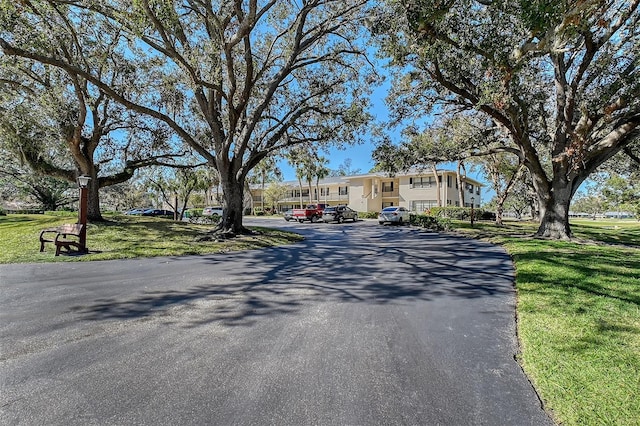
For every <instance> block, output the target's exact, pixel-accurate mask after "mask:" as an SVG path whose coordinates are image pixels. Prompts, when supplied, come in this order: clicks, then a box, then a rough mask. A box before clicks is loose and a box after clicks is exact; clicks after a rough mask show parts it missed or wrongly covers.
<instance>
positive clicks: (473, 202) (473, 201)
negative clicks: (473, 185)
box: [471, 197, 476, 228]
mask: <svg viewBox="0 0 640 426" xmlns="http://www.w3.org/2000/svg"><path fill="white" fill-rule="evenodd" d="M475 202H476V198H475V197H471V227H472V228H473V205H474V204H475Z"/></svg>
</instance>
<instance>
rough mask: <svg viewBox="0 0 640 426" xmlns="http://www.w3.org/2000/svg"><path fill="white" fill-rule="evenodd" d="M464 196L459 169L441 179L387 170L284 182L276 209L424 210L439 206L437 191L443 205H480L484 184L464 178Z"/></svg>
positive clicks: (256, 192)
mask: <svg viewBox="0 0 640 426" xmlns="http://www.w3.org/2000/svg"><path fill="white" fill-rule="evenodd" d="M462 182H463V183H462V185H463V192H462V194H463V197H462V198H463V199H462V200H461V199H460V194H459V190H458V184H457V179H456V172H454V171H450V170H438V179H437V181H436V178H435V176H434V175H433V173H431V172H426V171H424V172H415V173H402V174H397V175H395V176H393V177H389V176H388V175H387V174H385V173H368V174H363V175H356V176H344V177H332V178H326V179H322V180H320V182H318V185H317V186H316V184H315V182H314V183H312V185H311V188H309V186H308V184H306V183H303V186H302V189H301V188H300V185H299V183H298V182H297V181H289V182H284V184H285V185H286V186H287V187H288V192H287V194H286V196H285V197H284V198H282V199H281V200H280V201H279V202H278V206H277V209H278V210H279V211H284V210H287V209H290V208H296V207H299V206H300V205H301V204H302V205H305V204H311V203H316V202H319V203H325V204H329V205H336V204H347V205H348V206H349V207H351V208H352V209H354V210H357V211H360V212H376V211H380V210H381V209H383V208H384V207H388V206H402V207H405V208H407V209H409V210H411V211H414V212H418V213H420V212H424V211H426V210H428V209H430V208H431V207H436V206H437V205H438V196H437V194H438V192H440V200H441V203H442V206H463V207H470V206H471V204H472V203H473V205H474V207H480V205H481V204H482V186H483V185H482V184H481V183H480V182H478V181H476V180H473V179H470V178H468V177H464V178H463V179H462ZM251 195H252V199H253V204H254V206H259V205H260V204H261V201H262V190H261V189H260V188H252V189H251Z"/></svg>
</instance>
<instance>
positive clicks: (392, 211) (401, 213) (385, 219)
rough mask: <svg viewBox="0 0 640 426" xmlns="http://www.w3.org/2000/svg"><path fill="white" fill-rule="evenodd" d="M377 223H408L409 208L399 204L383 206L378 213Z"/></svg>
mask: <svg viewBox="0 0 640 426" xmlns="http://www.w3.org/2000/svg"><path fill="white" fill-rule="evenodd" d="M378 223H380V225H384V224H385V223H397V224H399V225H402V224H403V223H409V210H407V209H406V208H404V207H399V206H391V207H385V208H384V209H382V211H381V212H380V213H378Z"/></svg>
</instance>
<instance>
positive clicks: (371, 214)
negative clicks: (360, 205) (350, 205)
mask: <svg viewBox="0 0 640 426" xmlns="http://www.w3.org/2000/svg"><path fill="white" fill-rule="evenodd" d="M358 217H359V218H360V219H377V218H378V212H358Z"/></svg>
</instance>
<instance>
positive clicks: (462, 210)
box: [427, 207, 490, 220]
mask: <svg viewBox="0 0 640 426" xmlns="http://www.w3.org/2000/svg"><path fill="white" fill-rule="evenodd" d="M485 213H490V212H488V211H486V210H484V209H475V208H474V209H473V218H474V220H480V219H481V218H482V216H483V215H484V214H485ZM427 215H428V216H435V217H442V218H449V219H457V220H470V219H471V207H431V208H430V209H429V211H428V212H427Z"/></svg>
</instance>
